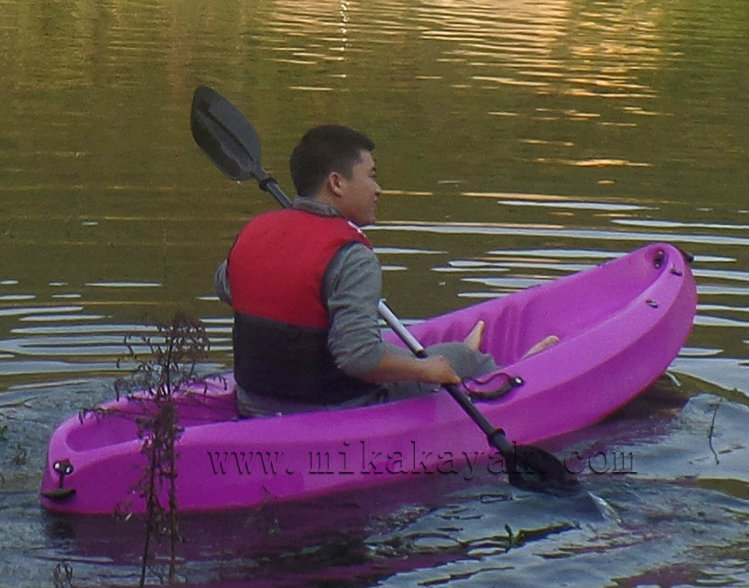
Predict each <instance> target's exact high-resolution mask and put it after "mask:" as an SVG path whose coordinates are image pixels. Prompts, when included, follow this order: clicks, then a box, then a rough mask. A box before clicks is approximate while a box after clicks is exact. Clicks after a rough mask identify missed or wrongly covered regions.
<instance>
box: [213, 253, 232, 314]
mask: <svg viewBox="0 0 749 588" xmlns="http://www.w3.org/2000/svg"><path fill="white" fill-rule="evenodd" d="M227 267H228V264H227V260H226V259H225V260H224V261H223V262H221V265H219V266H218V267H217V268H216V273H215V274H214V275H213V285H214V288H215V289H216V295H217V296H218V298H219V300H221V301H222V302H226V304H231V288H230V287H229V274H228V272H227Z"/></svg>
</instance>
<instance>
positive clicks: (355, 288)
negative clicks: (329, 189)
mask: <svg viewBox="0 0 749 588" xmlns="http://www.w3.org/2000/svg"><path fill="white" fill-rule="evenodd" d="M294 208H297V209H299V210H305V211H307V212H311V213H313V214H320V215H323V216H341V214H340V213H339V212H338V210H336V209H335V208H334V207H332V206H329V205H327V204H324V203H321V202H318V201H316V200H313V199H310V198H300V197H297V198H296V199H295V201H294ZM215 286H216V293H217V294H218V297H219V298H220V299H221V300H223V301H224V302H226V303H228V304H231V290H230V287H229V279H228V270H227V262H226V261H224V262H223V263H222V264H221V265H219V267H218V268H217V270H216V274H215ZM322 292H323V300H324V301H325V302H326V304H327V308H328V313H329V315H330V331H329V334H328V349H329V350H330V352H331V354H332V355H333V358H334V360H335V363H336V365H337V366H338V367H339V368H340V369H341V370H343V372H345V373H346V374H348V375H349V376H354V377H362V376H364V375H365V374H367V373H369V372H371V371H372V370H373V369H375V368H376V367H377V365H378V364H379V363H380V361H381V359H382V356H383V355H384V353H385V349H386V345H385V343H383V341H382V337H381V335H380V329H379V323H378V314H377V305H378V303H379V300H380V296H381V292H382V269H381V267H380V263H379V261H378V259H377V256H376V255H375V254H374V252H373V251H372V250H371V249H369V248H368V247H367V246H366V245H364V244H362V243H351V244H349V245H347V246H345V247H343V248H342V249H341V250H340V251H338V253H337V254H336V255H335V256H334V257H333V260H332V261H331V262H330V264H329V265H328V268H327V270H326V272H325V276H324V278H323V284H322Z"/></svg>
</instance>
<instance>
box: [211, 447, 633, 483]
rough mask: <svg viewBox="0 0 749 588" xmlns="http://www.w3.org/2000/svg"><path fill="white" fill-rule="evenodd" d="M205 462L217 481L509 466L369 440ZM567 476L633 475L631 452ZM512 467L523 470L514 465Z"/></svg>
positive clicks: (578, 467) (570, 460)
mask: <svg viewBox="0 0 749 588" xmlns="http://www.w3.org/2000/svg"><path fill="white" fill-rule="evenodd" d="M206 453H207V461H208V464H209V467H210V472H211V473H212V474H213V475H216V476H226V475H239V476H283V475H294V474H295V473H305V474H308V475H343V476H345V475H383V474H416V475H418V474H452V475H462V477H463V478H465V479H466V480H470V479H472V478H473V477H474V476H475V475H476V474H477V473H479V471H485V472H486V473H488V474H490V475H502V474H506V473H507V471H508V469H507V468H508V464H507V462H506V461H505V459H504V457H503V456H502V454H501V453H500V452H499V451H497V450H488V449H487V450H486V451H477V450H470V451H468V450H450V449H446V450H440V451H433V450H429V449H423V448H421V447H419V445H418V443H417V442H416V441H410V442H409V443H406V444H405V446H404V448H403V449H402V450H391V451H387V452H386V451H381V450H378V449H376V448H375V447H373V446H372V444H370V443H368V442H367V441H363V440H361V441H358V442H348V441H344V442H342V443H341V448H340V449H339V450H333V451H331V450H325V451H318V450H310V451H306V452H303V453H302V454H300V455H297V456H295V457H294V458H292V457H291V456H289V455H287V454H286V453H284V452H283V451H274V450H267V449H266V450H260V451H254V450H218V449H216V450H212V451H211V450H209V451H207V452H206ZM562 461H563V463H564V465H565V466H566V468H567V470H568V471H569V472H570V473H574V474H579V473H581V472H583V471H585V470H587V471H589V472H590V473H593V474H604V473H612V474H633V473H636V472H635V470H634V455H633V454H632V452H616V451H611V452H603V451H596V452H595V453H593V454H590V455H585V454H582V453H580V452H578V451H573V452H571V453H570V454H569V455H567V456H565V457H564V458H563V460H562ZM512 465H513V467H515V468H518V469H522V468H523V463H522V461H521V460H518V461H517V462H516V463H514V464H512Z"/></svg>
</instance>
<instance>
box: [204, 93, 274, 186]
mask: <svg viewBox="0 0 749 588" xmlns="http://www.w3.org/2000/svg"><path fill="white" fill-rule="evenodd" d="M190 130H191V131H192V136H193V139H195V142H196V143H197V144H198V146H199V147H200V148H201V149H202V150H203V151H204V152H205V154H206V155H208V157H210V159H211V161H213V163H214V164H215V165H216V167H218V168H219V169H220V170H221V171H222V172H224V173H225V174H226V175H227V176H229V177H230V178H231V179H232V180H236V181H238V182H243V181H245V180H249V179H251V178H254V179H257V180H259V179H263V178H265V177H267V174H266V173H265V172H264V171H263V168H262V167H261V166H260V140H259V139H258V136H257V133H256V132H255V129H254V128H253V127H252V125H251V124H250V122H249V121H248V120H247V119H246V118H245V116H244V115H243V114H242V113H241V112H240V111H239V110H237V108H236V107H235V106H234V105H233V104H232V103H231V102H229V101H228V100H227V99H226V98H224V97H223V96H222V95H221V94H219V93H218V92H216V91H215V90H213V89H211V88H209V87H207V86H199V87H198V88H197V89H196V90H195V94H193V98H192V110H191V114H190Z"/></svg>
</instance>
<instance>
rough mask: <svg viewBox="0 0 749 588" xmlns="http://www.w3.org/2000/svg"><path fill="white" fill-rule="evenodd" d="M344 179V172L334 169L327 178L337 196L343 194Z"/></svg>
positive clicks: (329, 186) (330, 187)
mask: <svg viewBox="0 0 749 588" xmlns="http://www.w3.org/2000/svg"><path fill="white" fill-rule="evenodd" d="M343 179H344V178H343V175H342V174H340V173H338V172H336V171H333V172H330V173H329V174H328V178H327V180H325V181H326V183H327V184H328V189H329V190H330V192H331V193H332V194H334V195H335V196H338V197H341V196H342V195H343Z"/></svg>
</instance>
